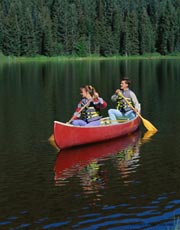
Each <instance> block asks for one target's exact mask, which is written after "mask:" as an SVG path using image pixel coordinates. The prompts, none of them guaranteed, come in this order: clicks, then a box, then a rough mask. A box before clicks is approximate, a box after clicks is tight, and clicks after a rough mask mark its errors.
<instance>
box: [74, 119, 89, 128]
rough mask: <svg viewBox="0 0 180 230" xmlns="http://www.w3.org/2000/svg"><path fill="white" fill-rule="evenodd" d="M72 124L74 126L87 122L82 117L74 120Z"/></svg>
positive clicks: (83, 124)
mask: <svg viewBox="0 0 180 230" xmlns="http://www.w3.org/2000/svg"><path fill="white" fill-rule="evenodd" d="M71 124H72V125H74V126H85V125H86V124H87V122H86V121H83V120H81V119H77V120H74V121H72V122H71Z"/></svg>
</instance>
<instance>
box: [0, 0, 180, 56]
mask: <svg viewBox="0 0 180 230" xmlns="http://www.w3.org/2000/svg"><path fill="white" fill-rule="evenodd" d="M155 52H157V53H160V54H162V55H167V54H172V53H174V54H176V53H178V52H180V0H0V53H2V54H3V55H13V56H37V55H45V56H57V55H76V56H89V55H98V56H111V55H143V54H147V53H155Z"/></svg>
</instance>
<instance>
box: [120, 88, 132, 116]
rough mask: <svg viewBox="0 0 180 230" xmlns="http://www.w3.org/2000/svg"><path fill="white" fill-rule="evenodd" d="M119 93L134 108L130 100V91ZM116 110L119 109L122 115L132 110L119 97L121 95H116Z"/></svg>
mask: <svg viewBox="0 0 180 230" xmlns="http://www.w3.org/2000/svg"><path fill="white" fill-rule="evenodd" d="M121 93H122V94H123V96H124V97H125V98H126V100H127V101H128V102H129V103H130V104H131V105H132V106H134V105H133V102H132V99H131V95H130V90H129V89H128V90H125V91H122V92H121ZM116 108H117V109H119V110H120V111H121V112H123V113H126V112H128V111H130V110H132V108H131V107H130V106H129V105H128V104H127V103H126V101H125V100H124V99H123V98H122V97H121V95H118V98H117V106H116Z"/></svg>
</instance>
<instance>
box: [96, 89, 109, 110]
mask: <svg viewBox="0 0 180 230" xmlns="http://www.w3.org/2000/svg"><path fill="white" fill-rule="evenodd" d="M93 104H94V105H95V106H96V108H98V109H104V108H106V107H107V103H106V101H104V100H103V99H102V98H101V97H99V94H98V93H97V92H96V93H95V95H94V100H93Z"/></svg>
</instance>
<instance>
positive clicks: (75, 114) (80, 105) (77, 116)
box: [73, 101, 82, 120]
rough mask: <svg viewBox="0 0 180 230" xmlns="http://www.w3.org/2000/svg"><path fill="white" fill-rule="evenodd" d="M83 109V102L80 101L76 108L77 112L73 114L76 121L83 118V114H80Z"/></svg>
mask: <svg viewBox="0 0 180 230" xmlns="http://www.w3.org/2000/svg"><path fill="white" fill-rule="evenodd" d="M81 107H82V101H80V102H79V103H78V105H77V107H76V110H75V112H74V114H73V119H74V120H76V119H78V118H79V117H80V116H81V113H79V111H80V110H81Z"/></svg>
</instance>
